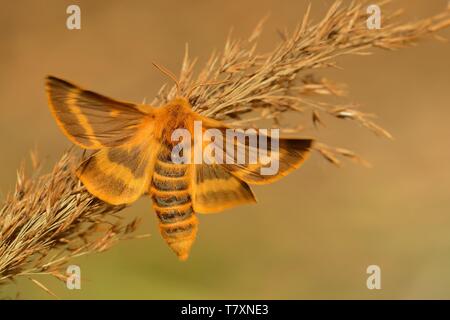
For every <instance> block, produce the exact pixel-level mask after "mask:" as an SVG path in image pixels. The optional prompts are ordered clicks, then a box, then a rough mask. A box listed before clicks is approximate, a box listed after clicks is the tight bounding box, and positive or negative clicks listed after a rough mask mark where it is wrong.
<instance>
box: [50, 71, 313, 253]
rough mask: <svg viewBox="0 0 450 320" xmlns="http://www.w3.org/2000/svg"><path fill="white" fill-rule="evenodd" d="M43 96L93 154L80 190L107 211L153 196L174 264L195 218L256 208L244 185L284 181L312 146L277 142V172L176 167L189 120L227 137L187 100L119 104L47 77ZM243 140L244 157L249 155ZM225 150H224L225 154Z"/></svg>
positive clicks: (236, 166)
mask: <svg viewBox="0 0 450 320" xmlns="http://www.w3.org/2000/svg"><path fill="white" fill-rule="evenodd" d="M46 91H47V96H48V101H49V107H50V109H51V112H52V114H53V116H54V118H55V119H56V122H57V124H58V126H59V127H60V129H61V130H62V132H63V133H64V134H65V135H66V136H67V137H68V138H69V139H70V140H71V141H72V142H73V143H75V144H76V145H78V146H80V147H81V148H83V149H87V150H92V153H91V154H90V155H89V157H88V158H87V159H86V161H84V162H83V163H82V164H81V165H80V167H79V168H78V170H77V175H78V177H79V179H80V180H81V181H82V183H83V184H84V186H85V187H86V189H87V190H88V191H89V192H90V193H91V194H92V195H94V196H95V197H97V198H99V199H101V200H103V201H105V202H107V203H110V204H113V205H120V204H130V203H132V202H134V201H136V200H137V199H138V198H139V197H141V196H142V195H149V196H151V198H152V203H153V208H154V211H155V212H156V215H157V217H158V219H159V229H160V233H161V235H162V237H163V238H164V239H165V241H166V242H167V244H168V245H169V246H170V248H171V249H172V250H173V251H174V252H175V253H176V255H177V256H178V257H179V259H180V260H186V259H187V258H188V256H189V252H190V249H191V246H192V244H193V242H194V240H195V238H196V234H197V230H198V219H197V215H196V214H197V213H215V212H219V211H222V210H224V209H228V208H231V207H234V206H237V205H242V204H250V203H255V202H256V198H255V196H254V194H253V192H252V190H251V189H250V187H249V184H268V183H271V182H274V181H276V180H278V179H280V178H281V177H283V176H285V175H287V174H288V173H290V172H291V171H292V170H294V169H296V168H298V167H299V166H300V165H301V164H302V163H303V161H304V160H305V159H306V158H307V156H308V154H309V152H310V149H311V147H312V144H313V140H311V139H291V138H282V139H279V141H278V151H277V158H278V160H279V168H278V171H277V173H276V174H273V175H262V174H261V171H260V169H261V168H262V166H263V164H261V163H250V162H248V163H245V162H244V163H239V162H237V163H228V162H225V163H205V162H202V163H176V162H174V161H172V151H173V149H174V147H176V146H177V145H178V144H179V141H173V139H172V134H173V132H174V131H175V130H177V129H185V130H188V132H192V133H193V131H194V122H196V121H201V123H202V130H208V129H211V128H213V129H216V130H219V131H220V132H224V134H225V131H226V130H227V129H228V128H229V126H227V125H226V124H225V123H223V122H221V121H218V120H215V119H212V118H208V117H205V116H202V115H201V114H199V113H197V112H195V111H193V110H192V105H191V104H190V102H189V99H188V97H176V98H174V99H173V100H171V101H170V102H168V103H167V104H166V105H163V106H160V107H154V106H151V105H147V104H135V103H129V102H121V101H118V100H114V99H111V98H108V97H106V96H103V95H100V94H98V93H95V92H93V91H89V90H84V89H82V88H81V87H79V86H76V85H74V84H72V83H70V82H67V81H65V80H61V79H58V78H56V77H52V76H49V77H47V79H46ZM254 135H256V136H258V135H260V133H258V132H257V133H254ZM192 136H193V135H192ZM247 140H248V141H250V140H251V139H247ZM247 140H245V142H244V144H245V148H244V151H245V150H247V151H248V150H249V149H250V147H249V146H248V145H247V144H248V142H247ZM238 143H239V142H238V141H237V140H236V141H235V142H232V147H234V145H233V144H235V145H236V147H237V145H238ZM240 143H241V147H242V140H241V142H240ZM204 147H205V146H204V145H203V142H202V146H201V148H204ZM230 150H231V149H230V148H229V147H228V146H227V148H225V147H224V148H223V152H224V153H229V152H230ZM233 157H235V156H233Z"/></svg>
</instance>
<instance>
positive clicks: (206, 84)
mask: <svg viewBox="0 0 450 320" xmlns="http://www.w3.org/2000/svg"><path fill="white" fill-rule="evenodd" d="M227 82H230V80H223V81H210V82H204V83H198V84H194V85H193V86H192V87H191V88H190V89H189V91H188V94H187V96H188V97H190V96H191V94H192V92H193V91H194V90H195V89H197V88H198V87H204V86H215V85H218V84H222V83H227Z"/></svg>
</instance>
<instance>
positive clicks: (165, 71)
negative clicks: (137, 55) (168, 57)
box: [152, 62, 181, 97]
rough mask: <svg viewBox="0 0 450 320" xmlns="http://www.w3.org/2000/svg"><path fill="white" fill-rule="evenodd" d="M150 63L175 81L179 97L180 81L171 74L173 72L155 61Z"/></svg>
mask: <svg viewBox="0 0 450 320" xmlns="http://www.w3.org/2000/svg"><path fill="white" fill-rule="evenodd" d="M152 64H153V65H154V66H155V68H156V69H158V70H159V71H161V72H162V73H164V74H165V75H166V76H168V77H169V78H170V79H172V80H173V82H175V85H176V86H177V96H178V97H179V96H180V92H181V89H180V82H179V81H178V80H177V77H176V76H175V75H174V74H173V72H172V71H170V70H169V69H166V68H164V67H163V66H160V65H158V64H156V63H155V62H152Z"/></svg>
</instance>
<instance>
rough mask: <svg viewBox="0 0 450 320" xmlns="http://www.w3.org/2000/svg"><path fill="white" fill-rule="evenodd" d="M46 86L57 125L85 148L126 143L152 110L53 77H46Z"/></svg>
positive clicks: (147, 119)
mask: <svg viewBox="0 0 450 320" xmlns="http://www.w3.org/2000/svg"><path fill="white" fill-rule="evenodd" d="M46 89H47V96H48V101H49V106H50V109H51V111H52V113H53V115H54V117H55V118H56V121H57V123H58V125H59V127H60V128H61V129H62V131H63V132H64V133H65V135H66V136H67V137H68V138H69V139H70V140H71V141H72V142H74V143H75V144H77V145H79V146H81V147H82V148H84V149H100V148H104V147H116V146H119V145H122V144H124V143H127V142H128V141H130V140H131V139H132V138H133V137H134V136H135V135H136V132H137V131H138V130H139V129H141V128H142V126H146V125H147V124H148V122H149V121H150V120H151V118H152V111H150V110H143V108H142V106H138V105H135V104H132V103H127V102H119V101H116V100H113V99H110V98H108V97H105V96H102V95H100V94H98V93H95V92H92V91H88V90H84V89H82V88H80V87H78V86H76V85H74V84H72V83H69V82H67V81H65V80H61V79H58V78H55V77H51V76H50V77H47V81H46ZM144 111H145V112H144Z"/></svg>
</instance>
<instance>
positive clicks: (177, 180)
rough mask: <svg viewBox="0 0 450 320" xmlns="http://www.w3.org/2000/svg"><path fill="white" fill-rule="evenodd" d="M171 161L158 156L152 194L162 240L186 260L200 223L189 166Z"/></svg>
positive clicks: (151, 188)
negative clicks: (193, 201) (194, 207)
mask: <svg viewBox="0 0 450 320" xmlns="http://www.w3.org/2000/svg"><path fill="white" fill-rule="evenodd" d="M167 161H168V160H167V159H166V158H164V157H163V156H161V155H159V156H158V159H157V160H156V163H155V169H154V172H153V177H152V183H151V187H150V194H151V195H152V199H153V208H154V209H155V211H156V215H157V217H158V219H159V229H160V232H161V235H162V237H163V238H164V240H165V241H166V242H167V244H168V245H169V246H170V248H171V249H172V250H173V251H174V252H175V253H176V254H177V256H178V257H179V258H180V259H181V260H185V259H187V257H188V255H189V251H190V248H191V246H192V243H193V242H194V240H195V236H196V234H197V228H198V227H197V226H198V219H197V217H196V215H195V212H194V209H193V206H192V199H191V194H190V179H189V177H190V176H189V170H188V166H187V165H183V164H174V163H170V162H167Z"/></svg>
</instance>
